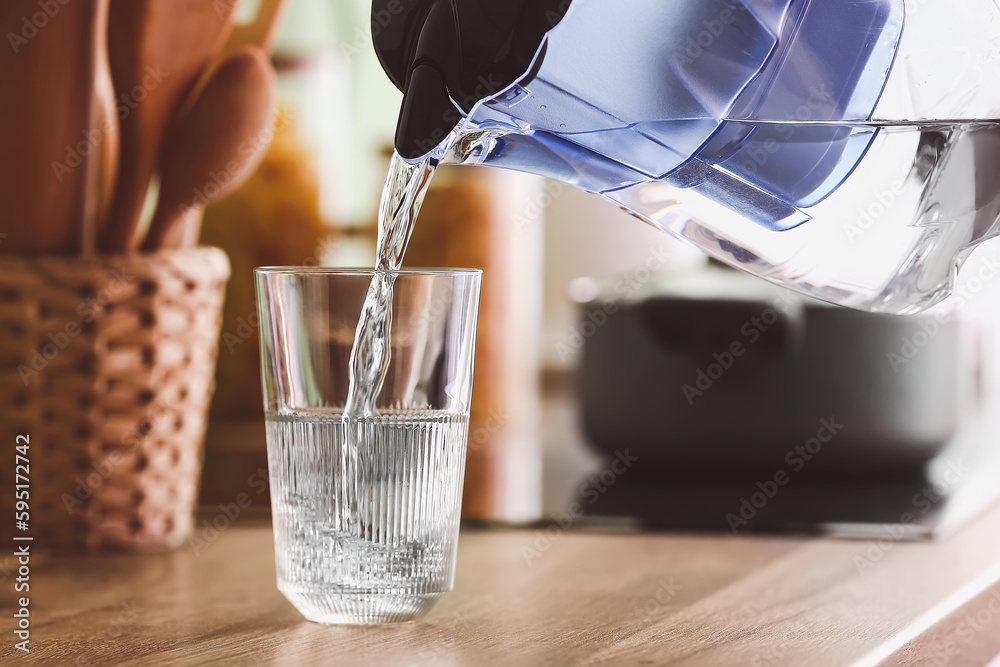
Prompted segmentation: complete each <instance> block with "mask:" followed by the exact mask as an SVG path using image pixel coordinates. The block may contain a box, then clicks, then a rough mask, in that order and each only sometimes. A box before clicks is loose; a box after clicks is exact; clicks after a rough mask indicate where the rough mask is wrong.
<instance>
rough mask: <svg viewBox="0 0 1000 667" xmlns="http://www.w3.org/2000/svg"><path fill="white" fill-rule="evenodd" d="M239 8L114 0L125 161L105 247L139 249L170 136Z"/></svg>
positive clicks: (216, 0)
mask: <svg viewBox="0 0 1000 667" xmlns="http://www.w3.org/2000/svg"><path fill="white" fill-rule="evenodd" d="M4 1H6V0H4ZM235 7H236V3H235V2H230V1H220V0H111V14H110V24H109V43H110V53H111V71H112V76H113V79H114V82H115V92H116V94H117V97H118V102H119V109H120V110H121V115H122V121H121V162H120V167H119V171H120V176H119V179H118V187H117V191H116V194H115V201H114V206H113V207H112V210H111V216H110V219H109V220H108V224H107V226H106V229H105V231H104V234H103V235H102V241H101V247H102V249H103V250H105V251H108V252H124V251H131V250H135V249H136V248H137V246H138V245H139V239H138V237H137V233H136V232H137V228H138V225H139V220H140V216H141V215H142V209H143V204H144V203H145V200H146V195H147V193H148V191H149V184H150V180H151V178H152V176H153V173H154V171H155V169H156V165H157V162H158V160H159V156H160V147H161V141H162V137H163V132H164V130H165V129H166V127H167V125H168V123H169V121H170V119H171V118H172V117H173V115H174V113H175V111H176V110H177V108H178V107H179V106H180V104H181V103H182V102H183V101H184V100H185V99H187V96H188V94H189V93H190V91H191V89H192V87H193V86H194V84H195V83H196V81H197V79H198V76H199V75H200V74H201V72H202V71H203V70H204V69H205V67H206V66H207V65H208V64H209V63H210V62H211V61H212V58H213V56H214V55H215V54H216V53H217V52H218V50H219V49H220V48H222V45H223V44H225V43H226V40H227V38H228V36H229V31H230V30H231V28H232V19H233V11H234V9H235Z"/></svg>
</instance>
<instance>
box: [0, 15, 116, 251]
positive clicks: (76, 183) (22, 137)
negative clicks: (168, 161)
mask: <svg viewBox="0 0 1000 667" xmlns="http://www.w3.org/2000/svg"><path fill="white" fill-rule="evenodd" d="M40 7H41V5H39V4H38V2H37V0H0V34H3V35H5V38H4V41H5V44H4V48H2V49H0V91H2V94H0V119H2V125H0V201H2V202H3V206H4V212H3V217H4V220H5V221H6V222H5V224H4V225H3V228H2V229H0V232H3V233H4V234H6V237H0V252H3V253H5V254H59V255H68V254H74V253H78V252H80V250H81V247H82V238H83V236H84V235H83V230H84V229H85V228H88V227H92V226H93V219H92V217H93V216H94V215H95V213H94V212H95V211H96V207H95V206H93V205H92V204H91V203H90V202H91V201H93V198H92V194H93V193H92V191H91V190H89V189H88V182H89V179H90V176H91V174H92V173H93V172H94V170H95V162H96V160H97V156H98V154H99V153H100V150H101V145H102V143H103V136H102V135H101V131H100V129H99V128H97V127H95V118H94V114H93V113H92V111H93V108H94V87H95V81H96V78H97V70H98V62H99V54H100V52H101V44H102V43H103V41H104V36H105V33H104V17H106V15H107V12H108V0H78V1H77V2H71V3H69V4H65V3H57V4H56V5H55V10H54V11H53V12H52V13H51V15H50V14H49V13H46V12H45V11H43V9H41V8H40Z"/></svg>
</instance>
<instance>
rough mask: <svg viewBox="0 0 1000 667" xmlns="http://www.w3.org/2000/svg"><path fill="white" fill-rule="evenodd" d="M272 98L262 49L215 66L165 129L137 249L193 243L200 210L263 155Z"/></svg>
mask: <svg viewBox="0 0 1000 667" xmlns="http://www.w3.org/2000/svg"><path fill="white" fill-rule="evenodd" d="M276 98H277V93H276V90H275V74H274V69H273V68H272V67H271V64H270V62H269V60H268V58H267V56H266V55H265V53H264V51H263V50H261V49H259V48H256V47H249V48H246V49H243V50H242V51H239V52H237V53H236V54H234V55H233V56H231V57H230V58H229V59H228V60H226V61H225V62H224V63H223V64H222V65H221V66H220V67H219V68H218V70H217V71H216V72H215V75H214V76H212V78H211V79H210V80H209V82H208V85H207V86H206V87H205V90H204V92H203V93H202V94H201V96H200V97H199V98H198V100H197V101H196V102H195V104H194V106H193V107H192V108H191V112H190V113H188V114H187V115H186V116H184V117H183V118H181V119H180V120H179V122H178V123H177V124H176V125H174V126H173V127H171V129H170V130H169V131H168V134H167V137H166V141H165V143H164V150H163V157H162V159H161V162H160V167H161V176H162V180H161V186H160V199H159V202H158V203H157V207H156V213H155V214H154V216H153V222H152V223H151V224H150V228H149V234H148V236H147V237H146V241H145V243H144V244H143V250H146V251H153V250H158V249H161V248H179V247H184V246H187V245H194V243H195V242H196V241H197V237H198V227H199V224H200V221H201V212H202V211H203V210H204V208H205V206H206V205H207V204H208V203H210V202H211V201H214V200H216V199H219V198H222V197H224V196H226V195H227V194H229V193H230V192H232V191H233V190H235V189H236V188H238V187H239V186H240V185H242V184H243V183H244V182H245V181H246V179H247V178H249V177H250V175H251V174H252V173H253V171H254V170H255V169H256V168H257V166H258V165H259V164H260V161H261V160H262V159H263V158H264V154H265V152H266V150H267V147H268V144H269V143H270V140H271V138H272V132H273V130H272V127H271V123H272V120H273V118H274V111H275V107H276Z"/></svg>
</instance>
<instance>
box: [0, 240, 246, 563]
mask: <svg viewBox="0 0 1000 667" xmlns="http://www.w3.org/2000/svg"><path fill="white" fill-rule="evenodd" d="M229 270H230V269H229V262H228V260H227V258H226V255H225V253H223V252H222V251H221V250H218V249H215V248H195V249H187V250H176V251H163V252H159V253H154V254H147V255H136V256H118V257H99V258H96V259H75V258H31V259H19V258H13V257H11V258H4V257H0V443H3V444H4V445H5V446H4V447H3V448H2V449H0V453H2V459H0V490H2V493H0V514H2V516H3V517H5V523H8V524H9V525H10V529H9V530H10V531H11V532H14V533H15V534H17V533H18V531H17V529H16V524H15V523H14V512H15V509H16V508H15V494H14V490H15V485H16V484H20V483H23V481H24V480H23V479H17V478H16V474H17V473H21V474H22V475H25V473H27V475H25V476H27V477H28V478H29V479H30V500H29V502H28V505H29V508H28V512H29V514H30V520H29V522H28V529H27V531H24V532H22V533H20V534H22V535H30V536H32V537H33V538H34V544H35V546H36V547H37V548H46V547H56V548H61V549H66V550H75V549H83V548H90V549H99V548H122V549H131V550H141V551H145V550H161V549H169V548H173V547H176V546H179V545H180V544H182V543H183V542H184V541H185V540H186V538H187V537H188V535H189V534H190V532H191V527H192V523H193V512H194V508H195V503H196V501H197V491H198V484H199V480H200V473H201V462H202V445H203V439H204V433H205V421H206V414H207V409H208V405H209V401H210V399H211V394H212V389H213V385H212V383H213V380H212V378H213V373H214V368H215V360H216V354H217V350H218V339H219V327H220V322H221V313H222V303H223V298H224V293H225V285H226V281H227V280H228V278H229ZM19 435H24V436H28V437H29V438H30V442H29V449H28V458H29V459H30V467H29V468H28V469H27V470H25V469H24V468H21V469H16V468H15V453H16V452H15V449H14V448H15V442H16V439H17V437H18V436H19ZM21 442H24V441H23V440H21ZM20 463H22V464H23V463H24V462H23V461H21V462H20ZM4 532H6V531H4Z"/></svg>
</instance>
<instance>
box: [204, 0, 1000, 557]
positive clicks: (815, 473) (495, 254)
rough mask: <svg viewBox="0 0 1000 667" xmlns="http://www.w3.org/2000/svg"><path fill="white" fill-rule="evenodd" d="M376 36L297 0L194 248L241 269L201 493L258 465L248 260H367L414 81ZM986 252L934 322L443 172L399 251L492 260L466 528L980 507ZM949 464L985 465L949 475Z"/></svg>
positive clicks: (539, 184)
mask: <svg viewBox="0 0 1000 667" xmlns="http://www.w3.org/2000/svg"><path fill="white" fill-rule="evenodd" d="M252 6H253V3H248V5H247V6H246V7H245V8H244V9H245V10H247V11H252ZM371 40H372V37H371V26H370V21H369V3H368V2H367V1H366V0H290V2H289V5H288V7H287V11H286V14H285V16H284V21H283V24H282V26H281V29H280V36H279V38H278V42H277V46H276V48H275V52H274V57H273V62H274V65H275V67H276V69H277V72H278V77H279V90H280V113H279V116H278V122H277V126H276V134H275V140H274V142H273V145H272V146H271V148H270V150H269V153H268V155H267V157H266V159H265V160H264V162H263V164H262V165H261V167H260V168H259V170H258V171H257V173H256V174H255V175H254V176H253V177H252V178H251V180H250V181H249V182H248V183H247V184H246V185H245V186H244V187H243V188H242V189H240V190H239V191H238V192H236V193H235V194H233V195H232V196H230V197H228V198H227V199H225V200H223V201H221V202H220V203H218V204H216V205H213V206H211V207H210V208H209V209H208V210H207V213H206V218H205V225H204V229H203V234H202V238H201V241H202V243H203V244H205V245H214V246H218V247H221V248H223V249H224V250H225V251H226V252H227V253H228V254H229V256H230V259H231V261H232V265H233V278H232V280H231V282H230V284H229V288H228V293H227V301H226V306H225V320H224V323H223V326H222V338H221V342H220V348H219V361H218V372H217V389H216V395H215V398H214V402H213V405H212V411H211V420H210V425H209V432H208V437H207V440H206V458H205V468H204V474H203V483H202V494H201V502H202V504H203V505H207V506H209V507H212V506H216V505H218V504H221V503H226V502H230V501H231V499H232V498H233V497H234V496H235V495H237V494H239V493H240V492H241V491H245V490H246V488H247V486H248V484H249V483H251V480H253V479H254V475H255V474H257V473H259V472H260V471H262V470H265V469H266V455H265V442H264V428H263V417H262V414H261V408H260V405H261V400H260V382H259V361H258V356H257V355H258V343H257V320H256V315H255V312H256V310H255V305H254V291H253V284H252V269H253V268H254V267H256V266H263V265H324V266H332V267H357V266H362V267H364V266H371V265H372V263H373V258H374V243H375V235H376V230H375V216H376V209H377V205H378V197H379V193H380V190H381V186H382V182H383V180H384V177H385V170H386V165H387V162H388V157H389V154H390V153H391V150H392V138H393V133H394V129H395V124H396V118H397V114H398V109H399V104H400V101H401V94H400V93H399V91H397V90H396V89H395V88H394V87H393V86H392V84H391V83H390V81H389V79H388V78H387V77H386V76H385V74H384V73H383V71H382V68H381V66H380V65H379V63H378V61H377V59H376V57H375V54H374V51H373V48H372V44H371ZM993 252H994V251H993V250H992V249H991V248H990V247H989V246H987V247H986V248H984V249H983V250H981V251H980V252H979V253H978V254H977V255H976V256H975V257H974V258H973V261H972V263H971V266H969V267H968V268H967V269H966V271H964V272H963V274H962V277H961V278H960V284H959V294H958V296H957V297H955V298H953V299H951V300H950V301H949V302H947V303H945V304H944V305H942V306H939V307H937V308H936V309H934V310H933V311H931V312H930V313H928V314H926V315H923V316H920V317H914V318H893V317H887V316H878V315H869V314H865V313H859V312H853V311H845V310H839V309H834V308H832V307H828V306H825V305H824V304H820V303H818V302H812V301H808V300H806V299H803V298H801V297H798V296H794V295H792V294H790V293H788V292H785V291H783V290H781V289H779V288H776V287H772V286H770V285H767V284H765V283H763V282H761V281H757V280H755V279H751V278H748V277H745V276H742V275H740V274H736V273H734V272H732V271H730V270H729V269H726V268H724V267H722V266H717V265H714V264H712V263H710V262H709V260H707V259H706V258H705V257H703V256H702V255H701V254H700V253H699V252H697V251H695V250H692V249H689V248H688V247H687V246H685V245H683V244H681V243H679V242H677V241H674V240H673V239H672V238H671V237H669V236H667V235H665V234H663V233H661V232H659V231H657V230H654V229H653V228H651V227H647V226H645V225H644V224H642V223H641V222H639V221H638V220H636V219H634V218H631V217H630V216H628V215H627V214H625V213H623V212H621V211H620V210H619V209H618V208H617V207H616V206H614V205H612V204H610V203H608V202H605V201H603V200H600V199H598V198H597V197H593V196H590V195H587V194H584V193H582V192H579V191H577V190H575V189H573V188H570V187H569V186H565V185H562V184H560V183H556V182H552V181H545V180H543V179H540V178H537V177H533V176H528V175H523V174H516V173H511V172H505V171H501V170H496V169H474V168H468V167H445V168H442V170H441V172H440V173H439V176H438V177H437V178H436V179H435V181H434V184H433V186H432V190H431V193H430V194H429V196H428V198H427V201H426V204H425V206H424V209H423V212H422V214H421V216H420V219H419V220H418V223H417V226H416V231H415V233H414V237H413V240H412V243H411V246H410V250H409V252H408V254H407V256H406V263H407V264H408V265H409V266H461V267H475V268H482V269H484V270H485V279H484V296H483V304H482V315H481V321H480V338H479V347H478V350H477V365H476V378H475V396H474V399H473V408H472V423H471V426H470V437H469V457H468V469H467V475H466V489H465V503H464V516H465V518H466V519H473V520H483V521H499V522H517V523H524V522H532V521H536V520H539V519H542V518H551V517H560V516H567V515H568V516H570V517H571V521H575V520H577V519H578V518H579V517H580V516H584V515H585V516H587V520H591V519H592V518H593V519H594V520H599V521H607V520H609V519H610V520H611V521H612V522H626V523H629V524H633V523H636V522H638V523H639V524H640V525H644V526H654V527H666V528H685V529H708V530H733V531H734V532H735V531H736V530H737V529H739V530H743V529H747V530H753V529H759V530H768V531H773V530H779V531H781V530H795V531H801V530H806V531H815V530H821V531H833V532H840V533H843V534H848V535H863V534H865V531H866V530H868V529H869V527H871V526H874V525H882V524H885V523H898V522H899V517H900V516H901V514H906V513H907V510H908V509H912V507H913V502H914V501H913V498H914V497H915V494H918V493H920V492H921V491H922V490H923V489H926V488H929V487H928V484H931V485H932V486H931V487H930V488H935V489H938V491H939V492H938V493H935V495H934V502H933V503H930V504H928V508H927V510H926V511H924V512H921V513H920V514H919V516H918V517H917V520H916V521H915V522H914V525H913V526H911V527H910V529H909V530H910V534H911V535H912V536H913V537H927V536H930V535H933V534H937V533H939V532H940V531H942V530H944V529H946V528H948V527H952V526H954V525H956V524H957V523H959V522H961V521H964V520H966V519H968V518H969V517H971V516H973V515H974V514H975V513H976V512H978V511H979V510H981V509H982V508H983V507H985V506H987V505H988V504H989V503H990V502H992V501H993V500H994V498H995V495H996V489H997V488H998V487H1000V485H997V484H996V480H997V478H998V476H1000V475H998V470H1000V465H998V464H997V462H996V459H997V457H996V455H995V452H994V450H995V449H996V448H995V447H992V446H990V445H989V443H991V442H994V441H995V440H996V435H997V434H1000V424H998V423H997V417H996V416H995V415H997V414H1000V410H997V409H996V407H997V406H998V401H1000V354H997V353H998V351H1000V350H998V349H997V341H1000V337H998V335H997V334H998V331H1000V326H998V322H997V314H998V313H1000V308H998V307H997V306H998V305H1000V304H998V294H1000V289H998V286H997V285H996V284H995V283H996V282H1000V281H994V280H993V278H994V277H995V272H993V271H992V268H991V267H992V266H993V264H994V263H995V261H994V259H993V255H992V253H993ZM802 448H805V449H804V450H803V449H802ZM633 460H641V461H642V465H641V466H636V467H635V468H632V467H631V462H632V461H633ZM616 461H620V462H622V463H620V464H616V463H615V462H616ZM956 461H963V462H974V464H973V463H969V464H968V465H966V463H963V464H962V465H963V466H965V467H968V468H969V470H971V471H972V472H969V473H968V474H965V473H963V475H962V476H961V479H959V480H955V479H952V478H953V477H954V470H955V466H956V463H955V462H956ZM625 462H628V465H626V463H625ZM623 465H625V471H624V472H623V470H622V466H623ZM626 473H627V474H626ZM778 477H781V478H782V479H786V477H788V478H791V480H792V482H794V483H789V482H787V481H786V483H785V484H782V487H784V486H786V485H787V487H788V491H783V492H782V494H780V496H779V497H778V498H777V499H773V498H770V497H769V498H768V501H772V502H768V503H767V505H768V507H767V511H766V512H763V511H761V512H758V511H756V510H755V508H754V506H753V503H751V504H750V505H749V506H748V507H749V510H747V509H745V508H744V509H743V511H742V512H740V509H739V508H741V507H743V505H742V504H741V502H740V501H741V500H744V499H748V498H754V497H756V496H754V494H755V493H761V492H763V491H762V489H770V488H772V482H773V481H774V479H775V478H778ZM768 495H771V494H768ZM254 502H255V508H256V510H257V511H261V512H264V511H266V510H267V505H268V504H267V501H266V498H264V497H263V496H260V497H259V502H258V501H257V500H256V499H255V501H254ZM747 502H749V501H747ZM734 522H735V524H736V525H734Z"/></svg>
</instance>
